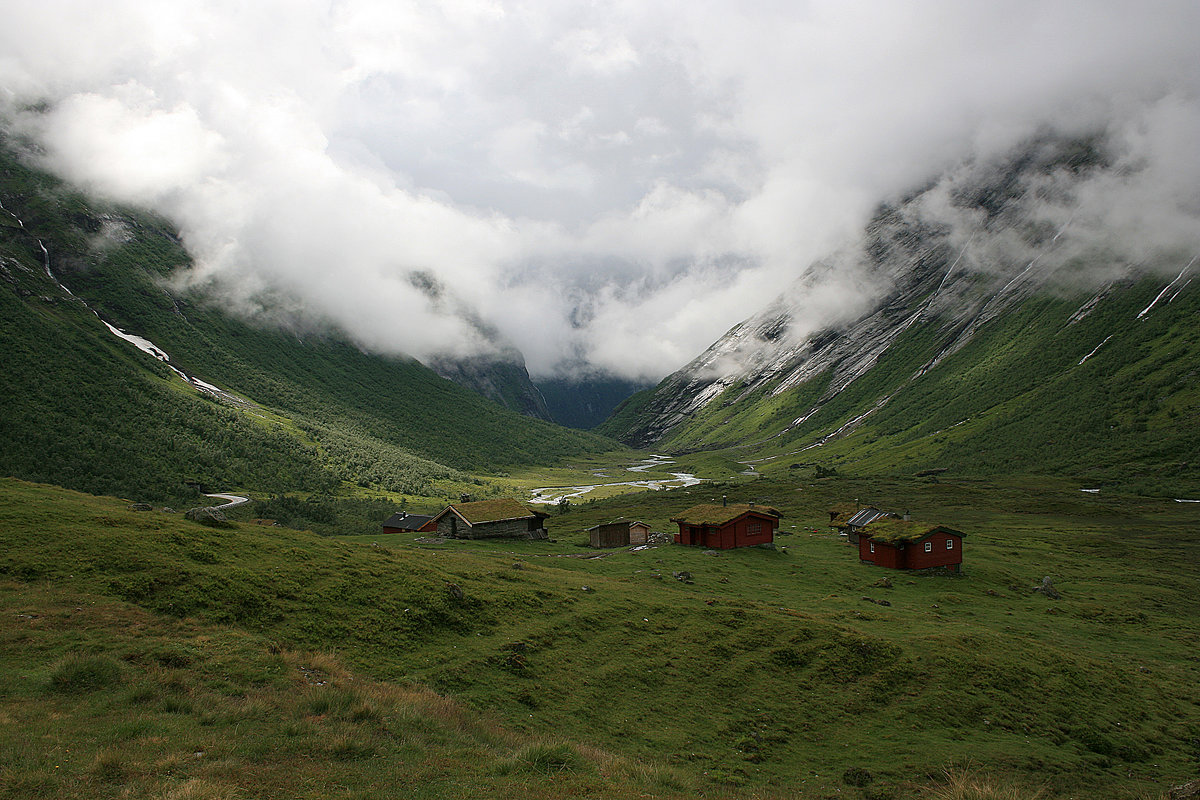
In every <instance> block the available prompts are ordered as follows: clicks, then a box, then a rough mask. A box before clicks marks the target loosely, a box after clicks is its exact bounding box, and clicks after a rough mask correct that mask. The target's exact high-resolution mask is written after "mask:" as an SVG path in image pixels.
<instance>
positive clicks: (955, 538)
mask: <svg viewBox="0 0 1200 800" xmlns="http://www.w3.org/2000/svg"><path fill="white" fill-rule="evenodd" d="M965 535H966V534H964V533H963V532H962V531H956V530H952V529H950V528H946V527H943V526H941V525H929V524H922V523H919V522H910V521H907V520H901V519H885V520H878V521H876V522H873V523H871V526H870V528H867V529H866V530H864V531H862V532H861V534H860V535H859V538H858V557H859V559H860V560H861V561H863V562H865V563H868V564H875V565H876V566H879V567H890V568H891V569H935V568H938V567H941V568H945V569H949V570H951V571H953V572H958V571H960V570H961V569H962V561H963V537H964V536H965Z"/></svg>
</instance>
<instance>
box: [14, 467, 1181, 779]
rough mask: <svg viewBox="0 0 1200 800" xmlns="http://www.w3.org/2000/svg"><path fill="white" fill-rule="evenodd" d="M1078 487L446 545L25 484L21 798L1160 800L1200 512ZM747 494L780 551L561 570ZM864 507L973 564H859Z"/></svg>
mask: <svg viewBox="0 0 1200 800" xmlns="http://www.w3.org/2000/svg"><path fill="white" fill-rule="evenodd" d="M1080 488H1081V487H1079V486H1076V485H1074V484H1071V483H1067V482H1061V481H1060V482H1056V481H1050V480H1016V479H1014V480H1010V481H1007V482H1002V483H997V482H986V481H967V480H962V481H956V482H948V481H947V482H942V483H936V482H932V481H927V480H906V481H895V480H891V481H874V480H868V479H849V478H827V479H821V480H813V479H806V478H802V477H800V476H795V475H793V476H789V477H778V478H770V477H767V478H758V479H747V478H744V477H740V478H739V479H736V480H726V481H723V482H717V483H708V484H702V485H698V486H692V487H687V488H682V489H676V490H671V491H660V492H646V493H641V494H634V495H623V496H620V497H616V498H611V499H607V500H602V501H596V502H593V503H586V502H585V503H582V504H579V505H576V506H574V507H572V508H570V509H569V510H568V511H567V513H561V514H554V515H553V516H552V517H551V518H550V520H549V527H550V530H551V536H552V537H553V538H554V539H555V540H556V541H554V542H512V541H483V542H467V541H448V542H443V543H441V544H427V543H423V542H420V541H417V539H418V537H417V536H416V535H395V536H391V537H383V536H379V535H375V534H367V535H362V536H357V537H355V536H349V537H342V538H341V539H331V538H328V537H324V538H323V537H317V536H313V535H312V534H309V533H304V532H300V531H292V530H289V529H286V528H263V527H260V526H256V525H249V524H245V523H235V524H234V525H233V526H231V527H229V528H205V527H202V526H199V525H194V524H192V523H189V522H186V521H184V520H182V519H181V517H180V515H177V514H167V513H163V512H161V511H148V512H147V511H142V512H138V511H132V510H130V509H129V508H128V504H127V503H125V502H122V501H115V500H110V499H104V498H94V497H89V496H86V495H78V494H75V493H71V492H67V491H65V490H61V489H56V488H52V487H42V486H36V485H33V484H26V483H21V482H18V481H12V480H2V481H0V542H2V544H3V547H2V549H0V608H2V609H3V614H2V616H0V644H2V647H0V662H2V663H0V719H2V720H3V721H4V723H5V724H4V725H3V726H0V754H3V761H4V763H5V764H6V765H8V766H7V767H6V775H7V776H8V777H7V778H6V780H5V781H4V782H0V797H12V798H16V797H21V798H25V797H33V798H36V797H67V796H81V795H83V796H100V795H111V796H118V795H120V796H124V797H155V798H158V797H178V798H237V797H347V798H349V797H379V798H385V797H426V796H428V797H435V796H461V797H493V796H494V797H501V796H514V793H515V794H519V795H522V796H530V797H566V796H572V797H634V796H641V797H646V796H649V797H674V796H691V797H695V796H706V797H731V798H734V797H736V798H743V797H744V798H751V797H755V798H768V797H798V798H825V797H852V798H862V799H863V800H867V799H868V798H897V799H900V798H915V797H950V796H953V795H951V794H948V793H947V792H948V791H949V790H948V789H946V788H945V786H943V785H942V784H944V783H945V780H946V776H947V775H951V776H955V777H958V778H961V777H963V776H964V775H965V776H979V775H983V774H989V775H992V776H994V780H995V781H996V783H997V784H998V785H999V786H1002V787H1004V788H1005V790H1007V791H1010V792H1011V793H1010V794H1008V795H1002V794H991V795H987V794H984V795H980V796H983V797H1001V796H1011V797H1033V796H1034V795H1035V793H1036V792H1039V791H1040V792H1041V795H1040V796H1041V797H1046V798H1071V797H1074V798H1101V797H1104V798H1109V797H1111V798H1148V797H1158V796H1161V795H1162V794H1163V792H1164V790H1165V787H1168V786H1171V785H1175V784H1179V783H1183V782H1184V781H1185V780H1187V779H1190V778H1194V777H1196V775H1197V774H1200V688H1198V687H1200V680H1198V678H1200V660H1198V657H1197V655H1196V654H1197V653H1198V652H1200V626H1198V625H1197V623H1196V620H1197V619H1200V599H1198V598H1197V597H1196V594H1195V591H1194V590H1195V586H1196V585H1197V584H1198V580H1200V525H1198V524H1197V523H1198V522H1200V520H1198V519H1197V514H1200V505H1197V504H1189V503H1177V502H1174V501H1173V500H1171V499H1147V498H1141V497H1135V496H1110V495H1107V494H1104V493H1100V494H1095V493H1085V492H1081V491H1079V489H1080ZM1083 488H1086V487H1083ZM722 495H726V496H728V497H729V498H730V500H731V502H736V501H745V500H755V501H756V502H761V503H764V504H769V505H772V506H775V507H777V508H780V509H781V510H782V511H783V512H784V514H785V518H784V521H783V533H781V535H780V536H779V537H778V538H777V540H776V544H777V547H776V548H775V549H759V548H752V549H747V550H738V551H726V552H721V553H720V554H717V555H713V554H709V553H706V552H704V551H701V550H698V549H692V548H684V547H679V546H660V547H656V548H648V549H641V550H632V549H622V550H617V551H606V552H607V553H609V554H608V555H607V556H606V557H604V558H563V557H552V556H588V555H593V554H594V551H592V550H590V549H589V548H586V547H585V546H584V545H585V543H586V533H585V532H586V530H587V528H588V527H590V526H592V525H594V524H597V523H598V522H601V521H605V520H608V519H611V518H614V517H619V516H626V517H634V518H638V519H642V520H644V521H646V522H648V523H649V524H650V525H651V528H652V529H655V530H670V526H669V523H668V519H669V517H670V516H672V515H674V514H676V513H678V512H679V511H680V510H681V509H682V508H686V507H687V506H689V505H691V504H694V503H697V502H708V501H710V500H712V499H716V498H719V497H720V496H722ZM1181 499H1183V498H1181ZM855 501H857V502H859V503H862V504H866V503H872V504H874V505H877V506H879V507H883V508H893V509H898V510H901V511H903V510H910V511H911V512H912V513H913V515H914V516H915V517H917V518H919V519H923V520H928V521H930V522H935V523H939V524H945V525H948V526H950V527H953V528H955V529H958V530H962V531H964V532H966V534H967V536H966V550H965V552H966V563H965V568H964V571H963V573H962V574H961V575H959V576H951V575H938V574H918V573H897V572H891V571H888V570H883V569H880V568H877V567H874V566H871V565H866V564H862V563H860V562H859V561H858V558H857V555H856V553H855V552H854V551H853V550H852V549H851V548H849V547H848V546H847V545H846V544H845V543H844V540H843V539H841V538H840V537H838V536H837V535H836V533H835V532H833V531H831V529H830V528H829V527H828V519H829V517H828V514H827V510H828V508H829V507H830V506H831V505H833V504H835V503H839V502H851V503H853V502H855ZM684 572H686V573H689V575H690V578H689V581H690V582H685V581H684V580H680V579H678V575H680V574H682V573H684ZM1045 576H1051V578H1052V580H1053V581H1054V584H1055V586H1056V587H1057V588H1058V589H1059V591H1060V592H1061V595H1062V596H1061V598H1060V599H1057V600H1052V599H1050V598H1048V597H1046V596H1044V595H1042V594H1040V593H1036V592H1033V591H1032V588H1033V587H1034V586H1035V585H1037V584H1040V583H1041V581H1042V579H1043V577H1045ZM335 652H336V655H333V654H334V653H335ZM939 786H940V787H941V788H939Z"/></svg>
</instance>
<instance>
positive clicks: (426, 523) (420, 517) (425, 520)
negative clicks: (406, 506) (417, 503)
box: [383, 511, 433, 533]
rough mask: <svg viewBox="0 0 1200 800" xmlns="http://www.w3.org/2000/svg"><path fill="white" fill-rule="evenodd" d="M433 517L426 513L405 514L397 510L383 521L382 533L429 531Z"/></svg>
mask: <svg viewBox="0 0 1200 800" xmlns="http://www.w3.org/2000/svg"><path fill="white" fill-rule="evenodd" d="M432 522H433V517H431V516H429V515H427V514H406V513H404V512H403V511H399V512H397V513H395V514H392V515H391V516H390V517H388V518H387V519H385V520H384V521H383V532H384V533H412V532H415V531H422V532H423V531H431V530H433V526H432Z"/></svg>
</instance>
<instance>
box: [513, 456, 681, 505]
mask: <svg viewBox="0 0 1200 800" xmlns="http://www.w3.org/2000/svg"><path fill="white" fill-rule="evenodd" d="M674 461H675V460H674V459H673V458H669V457H667V456H651V457H650V458H647V459H645V460H644V461H640V462H638V463H637V464H636V465H634V466H632V467H625V471H626V472H640V473H644V472H648V471H649V470H651V469H653V468H655V467H661V466H664V465H666V464H672V463H674ZM595 475H596V476H597V477H599V478H608V477H611V476H609V475H606V474H604V473H603V472H596V473H595ZM703 482H704V479H703V478H697V477H696V476H695V475H693V474H692V473H690V472H672V473H671V477H670V478H648V479H646V480H632V481H611V482H609V483H592V484H588V485H586V486H546V487H543V488H540V489H532V490H531V493H532V495H533V496H532V498H531V499H530V500H529V502H531V503H540V504H543V505H549V504H551V503H558V502H560V501H562V500H575V499H576V498H579V497H583V496H584V495H586V494H588V493H589V492H591V491H594V490H596V489H602V488H604V487H608V486H629V487H632V488H636V489H650V490H652V491H658V490H660V489H678V488H680V487H683V486H695V485H696V484H698V483H703Z"/></svg>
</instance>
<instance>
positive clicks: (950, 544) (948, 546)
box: [946, 539, 954, 550]
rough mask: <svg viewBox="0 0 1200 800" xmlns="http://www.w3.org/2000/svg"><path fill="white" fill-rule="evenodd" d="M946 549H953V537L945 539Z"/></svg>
mask: <svg viewBox="0 0 1200 800" xmlns="http://www.w3.org/2000/svg"><path fill="white" fill-rule="evenodd" d="M946 549H947V550H953V549H954V540H953V539H947V540H946Z"/></svg>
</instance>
